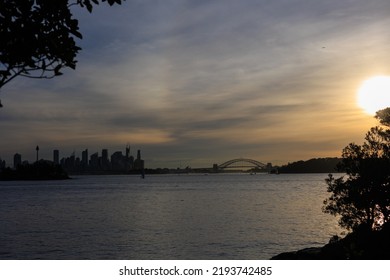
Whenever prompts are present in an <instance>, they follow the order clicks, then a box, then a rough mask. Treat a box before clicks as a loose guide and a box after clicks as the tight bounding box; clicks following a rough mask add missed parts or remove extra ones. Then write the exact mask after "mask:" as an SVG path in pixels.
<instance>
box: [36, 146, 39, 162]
mask: <svg viewBox="0 0 390 280" xmlns="http://www.w3.org/2000/svg"><path fill="white" fill-rule="evenodd" d="M35 150H36V151H37V162H38V157H39V156H38V154H39V146H37V147H36V148H35Z"/></svg>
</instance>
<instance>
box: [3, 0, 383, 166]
mask: <svg viewBox="0 0 390 280" xmlns="http://www.w3.org/2000/svg"><path fill="white" fill-rule="evenodd" d="M73 11H74V15H75V17H76V18H78V19H79V25H80V30H81V33H82V34H83V39H82V40H79V41H77V43H78V44H79V45H80V46H81V47H82V50H81V51H80V53H79V54H78V57H77V60H78V64H77V67H76V70H72V69H68V70H64V71H63V73H64V75H63V76H60V77H56V78H54V79H51V80H36V79H27V78H17V79H15V80H14V81H13V82H11V83H10V84H8V85H6V86H5V87H3V88H2V90H1V92H0V98H1V101H2V103H3V105H4V107H3V108H1V109H0V131H1V132H0V133H1V137H0V143H1V146H0V157H1V158H2V159H4V160H6V161H7V163H8V164H12V158H13V154H14V153H16V152H18V153H20V154H22V159H23V160H29V161H33V160H34V159H35V147H36V146H37V145H39V147H40V157H42V158H46V159H52V151H53V149H59V150H60V156H61V157H67V156H70V154H71V153H72V152H75V153H76V155H77V156H80V157H81V151H82V150H84V149H86V148H88V150H89V153H90V154H92V153H94V152H99V154H101V150H102V149H104V148H106V149H108V150H109V154H111V153H113V152H115V151H123V152H124V150H125V146H126V145H127V144H129V145H130V146H131V153H132V154H133V155H136V151H137V150H138V149H140V150H141V152H142V157H143V159H144V160H145V166H146V167H147V168H157V167H173V168H175V167H186V166H191V167H211V166H212V164H214V163H217V164H221V163H223V162H225V161H227V160H230V159H234V158H251V159H255V160H258V161H260V162H263V163H268V162H271V163H272V164H274V165H281V164H286V163H288V162H293V161H296V160H307V159H310V158H317V157H337V156H341V151H342V149H343V148H344V147H345V146H347V145H348V144H349V143H350V142H356V143H361V142H362V141H363V138H364V134H365V133H366V132H367V131H368V130H369V128H370V127H372V126H374V125H376V124H377V122H376V120H375V119H374V118H373V116H370V115H368V114H366V113H364V111H363V110H362V108H360V107H359V106H357V102H356V95H357V91H358V89H359V87H360V86H361V84H362V83H363V81H365V80H366V79H368V78H370V77H373V76H376V75H390V51H389V50H390V49H389V48H390V47H389V46H390V33H389V26H390V17H389V16H388V15H389V12H390V1H388V0H370V1H366V0H343V1H340V0H327V1H320V0H240V1H236V0H212V1H204V0H160V1H159V0H154V1H152V0H127V1H126V2H124V3H123V4H122V5H121V6H113V7H109V6H108V5H106V4H101V5H100V6H99V7H96V8H95V9H94V11H93V13H92V14H89V13H88V12H87V11H86V10H82V9H80V8H77V7H74V8H73Z"/></svg>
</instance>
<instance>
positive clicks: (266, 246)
mask: <svg viewBox="0 0 390 280" xmlns="http://www.w3.org/2000/svg"><path fill="white" fill-rule="evenodd" d="M326 177H327V175H326V174H290V175H287V174H281V175H269V174H257V175H253V176H251V175H248V174H210V175H207V176H206V175H203V174H202V175H192V174H190V175H153V176H147V177H146V178H145V179H141V178H140V177H139V176H80V177H75V178H73V179H72V180H66V181H45V182H38V181H37V182H0V259H77V260H79V259H143V260H147V259H269V258H271V257H272V256H274V255H276V254H278V253H281V252H285V251H291V250H297V249H302V248H306V247H312V246H322V245H324V244H326V243H327V242H328V241H329V239H330V237H331V236H332V235H335V234H339V233H340V232H341V230H340V228H339V227H338V225H337V221H336V218H335V217H332V216H330V215H327V214H324V213H322V211H321V207H322V201H323V200H324V199H325V198H326V197H328V193H327V192H326V184H325V181H324V179H325V178H326Z"/></svg>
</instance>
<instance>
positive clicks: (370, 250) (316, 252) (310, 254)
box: [271, 227, 390, 260]
mask: <svg viewBox="0 0 390 280" xmlns="http://www.w3.org/2000/svg"><path fill="white" fill-rule="evenodd" d="M349 259H350V260H390V228H389V227H387V228H383V229H382V230H380V231H372V230H371V229H364V228H360V229H358V230H356V231H354V232H352V233H349V234H348V235H347V236H345V237H344V238H339V237H337V236H334V237H332V238H331V240H330V241H329V243H328V244H326V245H325V246H323V247H311V248H305V249H302V250H298V251H293V252H285V253H281V254H278V255H276V256H274V257H272V258H271V260H349Z"/></svg>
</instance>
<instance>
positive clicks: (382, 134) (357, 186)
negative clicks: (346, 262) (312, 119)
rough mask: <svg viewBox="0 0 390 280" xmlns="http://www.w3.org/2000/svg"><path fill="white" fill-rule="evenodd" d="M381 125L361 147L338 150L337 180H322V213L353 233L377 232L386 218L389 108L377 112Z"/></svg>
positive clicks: (388, 214)
mask: <svg viewBox="0 0 390 280" xmlns="http://www.w3.org/2000/svg"><path fill="white" fill-rule="evenodd" d="M376 118H377V119H379V121H380V123H381V125H382V126H376V127H373V128H371V129H370V130H369V131H368V132H367V134H366V137H365V142H364V143H363V144H362V145H357V144H355V143H350V144H349V145H348V146H347V147H345V148H344V149H343V151H342V162H341V164H340V168H343V170H344V171H345V173H346V174H347V175H346V176H344V177H341V178H337V179H336V178H334V177H333V176H332V175H329V178H328V179H326V183H327V185H328V192H330V193H331V196H330V197H329V198H328V199H326V200H325V201H324V204H325V205H324V207H323V211H324V212H326V213H330V214H332V215H340V220H339V224H340V225H341V226H342V227H344V228H347V229H352V230H355V229H357V228H358V227H360V226H366V227H368V228H370V229H373V230H380V229H382V228H383V227H384V225H385V224H386V223H387V222H388V220H389V217H390V130H389V129H388V128H389V126H390V122H389V120H390V108H387V109H384V110H381V111H378V112H377V115H376Z"/></svg>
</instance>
